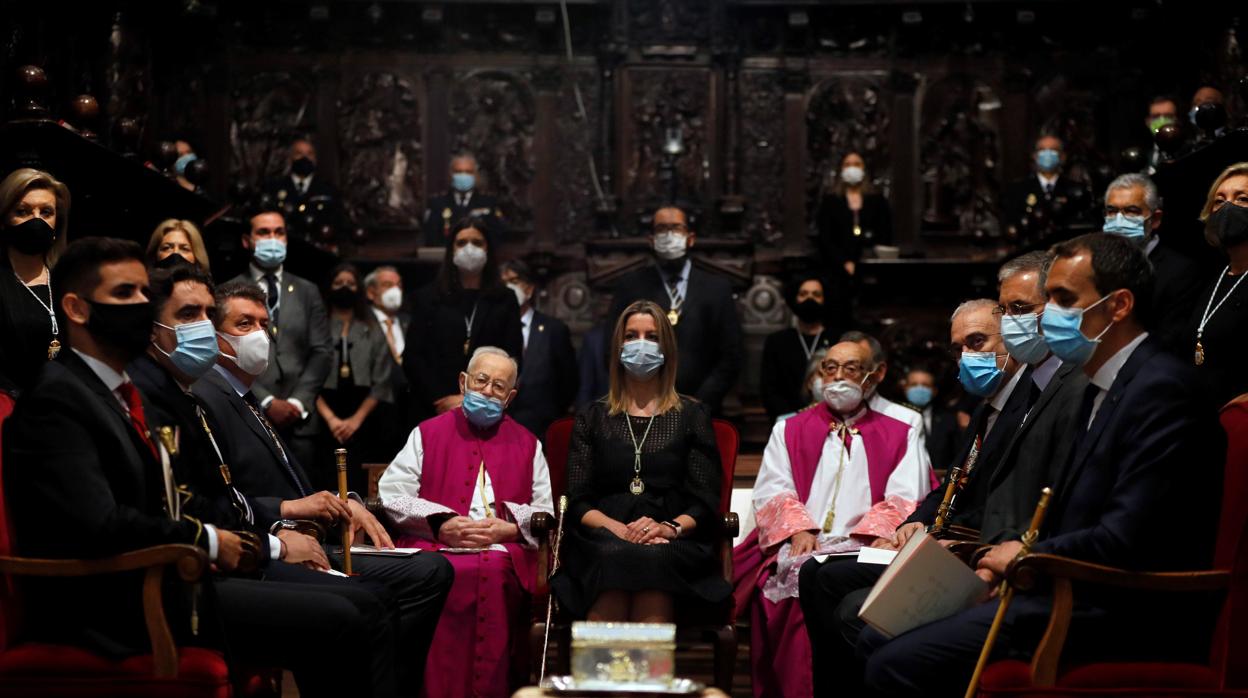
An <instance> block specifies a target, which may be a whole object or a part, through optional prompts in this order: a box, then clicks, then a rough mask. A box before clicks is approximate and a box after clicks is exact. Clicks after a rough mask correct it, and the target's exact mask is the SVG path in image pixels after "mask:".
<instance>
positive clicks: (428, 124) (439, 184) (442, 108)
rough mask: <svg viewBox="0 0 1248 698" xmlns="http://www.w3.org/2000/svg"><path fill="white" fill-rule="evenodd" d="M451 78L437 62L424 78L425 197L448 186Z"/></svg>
mask: <svg viewBox="0 0 1248 698" xmlns="http://www.w3.org/2000/svg"><path fill="white" fill-rule="evenodd" d="M450 78H451V74H450V71H449V70H448V69H447V68H446V67H445V66H437V67H435V68H433V69H432V70H430V71H429V74H428V77H427V78H426V80H425V84H426V86H427V87H426V89H427V90H428V92H427V93H426V95H425V110H426V111H425V137H424V139H423V141H424V145H425V201H428V200H429V197H431V196H437V195H438V194H443V193H445V192H446V190H447V187H449V186H450V181H449V179H448V177H449V175H448V174H447V173H448V172H449V164H450V157H451V152H450V142H451V134H450V127H449V123H450V97H449V95H450Z"/></svg>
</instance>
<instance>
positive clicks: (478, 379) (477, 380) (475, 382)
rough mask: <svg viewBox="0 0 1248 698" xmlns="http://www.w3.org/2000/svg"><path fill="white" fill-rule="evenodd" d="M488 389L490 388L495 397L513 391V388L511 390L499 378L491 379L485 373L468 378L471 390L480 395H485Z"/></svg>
mask: <svg viewBox="0 0 1248 698" xmlns="http://www.w3.org/2000/svg"><path fill="white" fill-rule="evenodd" d="M486 388H489V389H490V391H491V392H492V393H493V394H494V395H506V394H507V391H509V390H511V388H509V387H508V386H507V384H506V383H504V382H503V381H501V380H499V379H498V378H490V377H489V376H487V375H485V374H484V373H478V374H476V375H473V376H468V389H469V390H475V391H477V392H478V393H483V392H485V390H486Z"/></svg>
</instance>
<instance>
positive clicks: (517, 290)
mask: <svg viewBox="0 0 1248 698" xmlns="http://www.w3.org/2000/svg"><path fill="white" fill-rule="evenodd" d="M507 288H509V289H511V292H512V293H514V294H516V303H517V304H519V305H520V307H521V308H523V307H524V304H525V303H528V302H529V294H527V293H525V292H524V287H523V286H521V285H520V284H507Z"/></svg>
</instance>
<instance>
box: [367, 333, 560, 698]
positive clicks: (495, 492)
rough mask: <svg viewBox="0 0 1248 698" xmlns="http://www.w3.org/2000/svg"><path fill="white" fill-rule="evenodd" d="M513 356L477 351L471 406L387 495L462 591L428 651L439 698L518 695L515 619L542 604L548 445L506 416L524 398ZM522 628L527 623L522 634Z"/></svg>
mask: <svg viewBox="0 0 1248 698" xmlns="http://www.w3.org/2000/svg"><path fill="white" fill-rule="evenodd" d="M516 375H517V366H516V362H515V360H514V359H512V358H511V357H510V356H508V354H507V352H505V351H503V350H502V349H498V348H495V347H480V348H478V349H477V350H476V351H475V352H473V355H472V358H471V359H470V360H469V362H468V370H467V371H465V372H463V373H461V374H459V389H460V393H461V394H462V395H463V403H462V405H461V406H460V408H459V409H453V410H448V411H446V412H444V413H442V414H441V415H438V416H437V417H433V418H432V419H428V420H426V421H424V422H422V423H421V424H420V425H419V426H417V427H416V428H415V429H413V430H412V433H411V435H410V436H409V437H408V439H407V444H406V445H405V446H404V447H403V450H401V451H399V453H398V455H396V456H395V457H394V462H393V463H391V464H390V467H389V468H387V469H386V472H385V474H383V475H382V477H381V482H380V485H379V488H378V493H379V495H380V497H381V502H382V505H383V506H384V507H385V509H386V513H387V514H388V515H389V518H390V520H391V521H393V522H394V524H395V526H396V527H397V528H398V530H399V540H398V543H399V545H400V546H412V547H419V548H424V549H426V550H449V551H451V552H455V553H460V554H454V555H448V556H447V559H448V560H450V561H451V564H452V565H453V566H454V567H455V583H454V584H453V585H452V587H451V595H450V597H449V598H448V599H447V604H446V608H445V609H444V610H443V612H442V618H441V620H440V621H439V622H438V628H437V631H436V633H435V635H434V640H433V645H432V647H431V649H430V652H429V662H430V665H431V666H435V667H438V671H436V672H427V673H426V674H425V685H424V691H423V692H424V694H425V695H430V696H470V695H475V696H499V697H501V698H505V697H506V696H509V695H511V692H512V690H514V689H515V688H517V686H516V685H514V684H515V682H514V681H512V680H511V679H512V677H513V676H514V671H513V670H514V669H516V667H513V666H511V663H510V662H509V659H510V658H511V657H512V656H513V655H514V652H513V650H515V649H516V644H515V643H517V642H520V641H522V640H523V639H524V638H525V637H526V634H525V629H526V628H527V627H528V626H527V623H525V622H523V621H524V620H525V619H526V618H527V616H525V615H524V614H520V613H516V612H515V610H516V609H518V608H523V607H524V606H525V600H526V598H527V595H528V594H531V593H533V591H534V588H533V582H534V581H535V570H536V563H537V555H536V554H537V540H536V539H535V538H534V537H533V535H532V533H531V532H530V531H529V521H530V520H531V519H532V516H533V514H534V513H535V512H538V511H544V512H551V511H553V509H552V507H551V504H552V502H551V489H550V472H549V470H548V468H547V466H546V458H545V456H544V455H542V445H541V443H539V442H538V440H537V438H536V437H535V436H533V434H532V433H531V432H530V431H529V430H528V429H525V428H524V427H523V426H521V425H520V424H519V423H518V422H516V421H515V420H513V419H512V418H511V417H510V416H507V415H506V414H504V410H505V409H506V408H507V406H508V405H509V404H510V403H511V402H512V401H513V400H515V397H516ZM517 621H520V622H519V624H517Z"/></svg>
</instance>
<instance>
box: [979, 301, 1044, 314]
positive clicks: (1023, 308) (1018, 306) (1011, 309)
mask: <svg viewBox="0 0 1248 698" xmlns="http://www.w3.org/2000/svg"><path fill="white" fill-rule="evenodd" d="M1043 305H1044V303H1021V302H1019V301H1014V302H1013V303H1010V304H1008V305H998V306H997V307H995V308H993V309H992V313H993V314H994V315H1026V314H1027V313H1030V312H1031V311H1032V308H1039V307H1041V306H1043Z"/></svg>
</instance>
